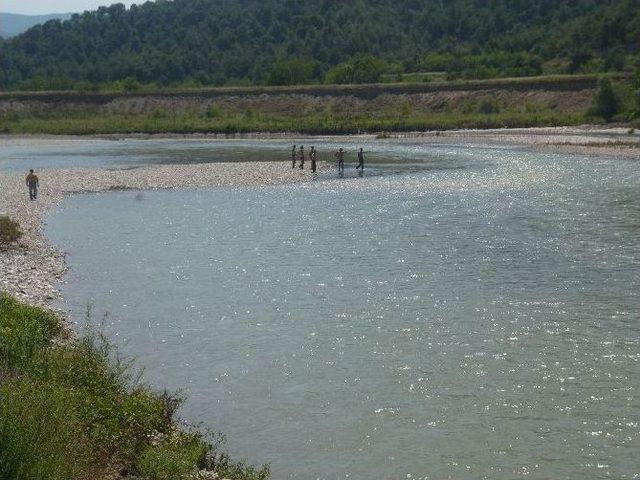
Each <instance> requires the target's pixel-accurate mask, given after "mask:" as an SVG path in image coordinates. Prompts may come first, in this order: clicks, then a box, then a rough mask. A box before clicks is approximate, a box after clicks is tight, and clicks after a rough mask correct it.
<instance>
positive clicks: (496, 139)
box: [0, 124, 640, 188]
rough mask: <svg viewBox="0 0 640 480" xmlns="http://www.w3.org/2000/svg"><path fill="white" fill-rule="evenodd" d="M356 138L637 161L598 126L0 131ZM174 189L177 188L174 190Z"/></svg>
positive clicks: (625, 138) (618, 136)
mask: <svg viewBox="0 0 640 480" xmlns="http://www.w3.org/2000/svg"><path fill="white" fill-rule="evenodd" d="M314 138H317V139H331V140H336V141H340V140H341V139H345V138H361V139H366V140H368V141H370V142H374V143H375V142H377V141H387V142H388V141H397V142H410V141H416V140H426V141H428V142H429V143H451V142H454V143H459V142H463V143H480V144H487V145H511V146H525V147H531V148H534V149H536V150H539V151H545V152H555V153H569V154H579V155H589V156H598V155H601V156H606V157H624V158H637V159H640V129H635V128H632V127H628V126H611V127H603V126H601V125H591V124H585V125H580V126H563V127H525V128H498V129H496V128H492V129H459V130H430V131H413V132H381V133H379V134H377V135H376V134H371V133H362V134H348V135H337V134H326V135H323V134H318V135H309V134H301V133H296V132H272V133H264V132H250V133H234V134H228V133H198V132H194V133H162V132H160V133H126V134H117V133H109V134H87V135H66V134H62V135H56V134H28V133H16V134H7V133H0V146H2V145H3V143H5V142H7V141H9V142H15V141H16V140H19V139H24V140H27V141H29V142H30V143H33V142H38V141H44V140H59V141H65V140H66V141H73V140H79V139H82V140H84V141H87V140H91V139H94V140H111V141H122V140H140V141H144V140H151V139H152V140H177V139H184V140H190V141H197V140H201V141H216V140H220V141H224V140H282V141H287V140H294V139H296V140H305V139H314ZM178 188H179V186H178Z"/></svg>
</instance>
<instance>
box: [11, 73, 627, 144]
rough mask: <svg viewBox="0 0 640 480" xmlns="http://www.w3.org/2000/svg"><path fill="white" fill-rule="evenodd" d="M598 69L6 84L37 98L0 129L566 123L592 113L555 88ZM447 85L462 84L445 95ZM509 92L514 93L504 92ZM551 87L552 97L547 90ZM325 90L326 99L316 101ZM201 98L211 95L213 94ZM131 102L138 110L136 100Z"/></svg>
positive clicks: (621, 83)
mask: <svg viewBox="0 0 640 480" xmlns="http://www.w3.org/2000/svg"><path fill="white" fill-rule="evenodd" d="M598 78H599V76H598V75H574V76H566V75H565V76H562V75H558V76H541V77H531V78H500V79H493V80H482V81H457V82H432V83H429V84H428V85H425V84H424V83H416V84H410V83H408V84H404V83H403V84H373V85H315V86H314V85H311V86H293V87H239V88H229V87H226V88H217V89H194V90H170V91H161V92H157V91H156V92H136V93H135V94H125V93H107V92H104V93H76V92H36V93H26V92H22V93H20V92H16V93H14V92H9V93H5V94H0V99H2V98H15V99H17V100H24V101H26V102H27V103H29V102H32V101H38V103H33V104H31V107H29V108H28V109H26V110H24V111H20V112H18V111H9V112H6V113H4V114H0V132H2V133H10V134H42V133H45V134H54V135H55V134H59V135H68V134H71V135H73V134H76V135H91V134H134V133H143V134H154V133H158V134H163V133H179V134H188V133H218V134H236V133H253V132H256V133H278V132H294V133H302V134H336V135H341V134H354V133H378V132H384V131H389V132H407V131H425V130H452V129H465V128H475V129H486V128H505V127H506V128H516V127H542V126H562V125H576V124H582V123H585V122H588V121H590V122H602V119H598V118H590V117H589V116H588V105H583V104H584V103H585V102H584V99H583V96H580V95H577V96H576V97H577V99H576V102H577V106H575V107H568V108H569V110H568V111H567V110H566V109H567V107H566V106H565V107H558V106H557V97H558V95H560V96H562V95H563V93H562V92H565V91H566V92H569V93H574V92H580V91H582V90H585V89H587V90H588V89H591V90H594V89H595V86H596V85H597V81H598ZM611 78H612V79H614V80H615V82H614V86H615V89H616V91H617V93H618V96H619V98H620V100H621V102H620V104H621V107H622V110H621V111H620V113H619V115H617V116H616V117H615V118H614V120H616V121H628V120H629V119H630V118H631V117H632V112H633V110H634V109H635V104H634V102H633V98H634V96H633V90H632V88H631V84H630V83H629V81H628V80H627V79H626V78H625V77H624V76H621V75H613V76H611ZM439 91H442V92H447V93H446V94H443V95H442V97H436V98H440V101H433V98H434V97H433V96H432V97H431V103H430V104H429V105H428V106H427V105H425V104H421V102H420V101H417V100H416V99H415V98H412V97H411V95H410V94H420V93H427V92H439ZM455 91H460V92H462V93H461V95H457V96H456V95H453V96H452V95H450V94H451V93H452V92H455ZM514 91H515V92H521V93H515V94H514V93H509V92H514ZM533 91H542V92H545V91H548V92H550V93H551V94H552V95H551V99H550V98H549V96H545V95H537V96H535V95H534V96H530V95H528V94H529V93H530V92H533ZM473 92H475V93H473ZM265 95H269V96H270V97H265ZM554 95H555V98H556V100H553V99H552V98H554ZM130 96H134V97H135V98H137V99H142V100H141V101H142V105H143V106H142V107H140V108H141V109H143V112H144V113H127V112H128V107H127V106H128V105H129V104H128V103H127V100H122V99H123V98H124V99H126V98H129V97H130ZM173 96H176V97H177V99H176V106H175V108H172V107H169V106H168V105H169V104H168V103H167V102H168V101H169V102H170V101H171V100H172V97H173ZM307 96H314V97H315V100H314V101H313V102H309V101H308V97H307ZM145 97H150V98H148V99H145ZM160 97H161V98H160ZM325 97H326V99H327V100H326V102H322V101H318V99H319V98H320V99H321V98H325ZM190 98H191V100H189V99H190ZM342 98H345V101H342V100H341V99H342ZM117 99H121V100H118V101H119V102H120V103H118V105H119V106H118V107H113V104H112V103H110V102H113V101H114V100H117ZM180 99H181V100H180ZM194 99H195V100H196V101H194ZM207 99H214V100H213V102H215V103H212V100H207ZM182 100H184V101H182ZM200 101H202V103H201V104H200ZM181 102H182V103H181ZM580 102H582V103H580ZM563 108H564V110H563ZM133 110H134V111H136V112H139V110H137V107H136V108H133Z"/></svg>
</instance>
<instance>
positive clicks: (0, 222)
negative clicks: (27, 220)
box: [0, 215, 22, 249]
mask: <svg viewBox="0 0 640 480" xmlns="http://www.w3.org/2000/svg"><path fill="white" fill-rule="evenodd" d="M21 236H22V232H21V231H20V226H19V225H18V222H16V221H14V220H11V219H10V218H9V217H7V216H5V215H2V216H0V249H3V248H7V247H8V246H9V245H11V244H12V243H14V242H16V241H17V240H18V239H19V238H20V237H21Z"/></svg>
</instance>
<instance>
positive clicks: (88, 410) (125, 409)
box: [0, 294, 268, 480]
mask: <svg viewBox="0 0 640 480" xmlns="http://www.w3.org/2000/svg"><path fill="white" fill-rule="evenodd" d="M61 329H62V327H61V325H60V322H59V320H58V319H57V318H56V317H55V316H54V315H52V314H50V313H48V312H45V311H43V310H42V309H39V308H35V307H29V306H26V305H24V304H21V303H19V302H17V301H16V300H15V299H12V298H10V297H9V296H7V295H4V294H2V295H0V478H11V479H15V480H40V479H42V480H45V479H46V480H58V479H60V480H63V479H68V480H72V479H76V478H92V479H94V478H95V479H100V478H104V477H106V476H107V475H108V474H112V473H113V472H114V469H115V470H116V471H117V470H120V469H123V470H124V471H127V472H129V473H130V475H131V476H132V478H139V479H145V480H179V479H182V478H187V477H188V475H189V474H190V473H191V472H193V471H194V469H195V468H196V467H203V466H207V465H209V464H208V463H207V462H209V459H210V458H212V456H213V457H216V458H218V457H224V455H225V454H224V453H221V451H218V450H216V449H214V448H213V447H212V446H211V445H210V444H209V443H207V442H206V441H204V439H203V437H202V436H201V435H200V434H198V433H186V432H180V431H178V430H177V429H176V426H175V423H174V420H173V416H174V413H175V411H176V409H177V407H178V406H179V403H180V402H179V400H178V399H177V398H176V397H175V396H172V395H169V394H167V393H157V392H154V391H152V390H151V389H149V388H148V387H146V386H144V385H142V384H140V383H139V382H137V381H136V379H137V378H138V376H137V375H134V374H133V373H132V372H133V370H132V367H131V365H130V364H128V363H125V362H122V361H121V360H120V359H119V358H118V356H117V353H116V352H115V351H114V350H113V349H112V347H111V346H110V345H109V344H108V342H106V341H105V339H104V338H102V337H101V336H100V335H97V334H89V335H87V336H85V337H84V338H82V339H79V340H76V341H72V342H68V343H66V344H63V345H55V344H54V343H52V342H53V340H54V339H55V338H56V336H57V335H58V334H59V333H60V332H61ZM157 437H162V438H164V439H165V440H164V441H163V442H160V443H155V444H154V443H153V442H152V440H151V439H152V438H157ZM230 465H231V466H232V467H233V468H235V470H234V472H235V474H234V476H232V477H228V478H232V479H234V480H254V479H256V478H258V477H256V476H255V472H268V469H266V470H255V469H253V468H251V467H245V466H244V465H242V464H240V463H233V462H231V463H230ZM209 466H211V465H209ZM222 467H223V465H220V466H218V471H220V472H223V470H222ZM262 478H266V477H260V479H262Z"/></svg>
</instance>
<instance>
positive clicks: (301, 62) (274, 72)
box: [267, 58, 318, 85]
mask: <svg viewBox="0 0 640 480" xmlns="http://www.w3.org/2000/svg"><path fill="white" fill-rule="evenodd" d="M317 69H318V62H315V61H313V60H305V59H302V58H291V59H288V60H277V61H276V62H275V63H273V65H271V70H270V71H269V75H268V77H267V84H269V85H302V84H306V83H311V81H312V80H313V79H314V78H315V77H316V70H317Z"/></svg>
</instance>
